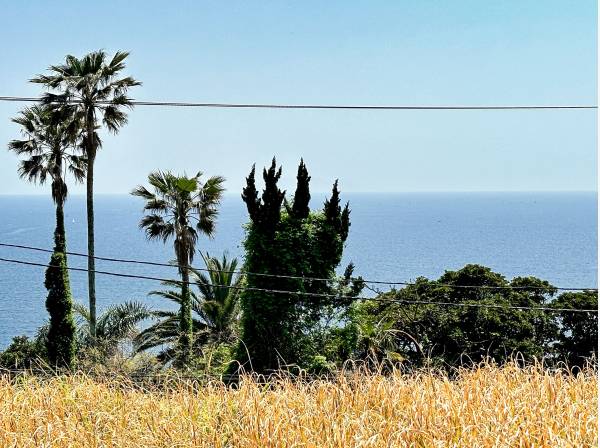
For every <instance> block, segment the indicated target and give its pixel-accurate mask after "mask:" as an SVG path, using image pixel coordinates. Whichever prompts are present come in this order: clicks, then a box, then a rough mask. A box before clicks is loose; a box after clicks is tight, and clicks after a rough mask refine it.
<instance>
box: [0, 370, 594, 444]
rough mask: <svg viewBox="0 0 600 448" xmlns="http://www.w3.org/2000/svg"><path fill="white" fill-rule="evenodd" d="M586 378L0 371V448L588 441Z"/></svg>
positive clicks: (501, 373)
mask: <svg viewBox="0 0 600 448" xmlns="http://www.w3.org/2000/svg"><path fill="white" fill-rule="evenodd" d="M597 399H598V398H597V379H596V375H595V373H594V372H592V371H589V372H586V373H583V374H579V375H577V376H572V375H564V374H562V373H549V372H545V371H543V370H542V369H541V368H539V367H531V368H528V369H520V368H518V367H516V366H514V365H507V366H504V367H502V368H498V367H493V366H486V365H484V366H481V367H480V368H478V369H475V370H466V369H465V370H462V371H461V372H460V374H459V375H458V377H457V378H456V379H453V380H449V379H448V378H446V377H444V376H443V375H438V374H431V373H429V374H427V373H422V374H412V375H402V374H399V373H398V374H395V375H392V376H391V377H384V376H378V375H365V374H358V375H356V376H354V377H345V378H340V379H339V380H338V381H335V382H325V381H314V382H311V383H301V382H292V381H281V382H279V383H277V384H274V385H271V386H270V387H266V386H263V385H260V384H257V383H256V382H254V381H252V380H251V379H245V380H244V381H242V383H241V384H240V387H239V389H237V390H236V389H232V388H227V387H225V386H223V385H217V384H214V385H208V386H204V387H201V388H198V389H197V390H196V391H194V389H193V388H191V387H190V386H189V385H186V384H180V385H179V386H177V387H172V388H167V389H162V390H154V391H148V390H146V391H143V390H140V389H139V388H134V387H131V386H126V387H124V385H123V382H117V381H114V380H113V381H98V380H93V379H91V378H89V377H86V376H84V375H74V376H70V377H62V378H54V379H49V380H40V379H35V378H26V379H24V380H22V381H19V382H14V381H12V382H11V381H8V379H6V378H4V379H0V446H1V447H19V448H21V447H112V446H115V447H230V446H231V447H405V446H406V447H450V446H457V447H531V448H533V447H591V446H596V445H597V439H598V431H597Z"/></svg>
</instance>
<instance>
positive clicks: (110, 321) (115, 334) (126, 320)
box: [73, 302, 152, 357]
mask: <svg viewBox="0 0 600 448" xmlns="http://www.w3.org/2000/svg"><path fill="white" fill-rule="evenodd" d="M73 309H74V311H75V314H76V316H77V340H78V341H79V345H82V346H89V345H94V346H95V347H101V348H102V349H103V350H104V354H105V355H106V356H107V357H110V356H112V355H114V354H115V352H116V350H117V348H118V344H119V342H121V341H122V340H124V339H126V338H132V339H133V338H134V337H135V336H136V335H137V333H138V332H137V324H139V323H140V322H141V321H143V320H144V319H148V318H150V317H151V316H152V311H151V310H150V308H148V307H147V306H146V305H144V304H143V303H140V302H124V303H121V304H118V305H113V306H110V307H109V308H107V309H106V310H105V311H104V312H103V313H102V314H100V316H99V317H98V320H97V322H96V334H95V335H92V333H91V316H90V312H89V310H88V309H87V308H86V307H85V306H83V305H81V304H79V303H75V304H74V305H73Z"/></svg>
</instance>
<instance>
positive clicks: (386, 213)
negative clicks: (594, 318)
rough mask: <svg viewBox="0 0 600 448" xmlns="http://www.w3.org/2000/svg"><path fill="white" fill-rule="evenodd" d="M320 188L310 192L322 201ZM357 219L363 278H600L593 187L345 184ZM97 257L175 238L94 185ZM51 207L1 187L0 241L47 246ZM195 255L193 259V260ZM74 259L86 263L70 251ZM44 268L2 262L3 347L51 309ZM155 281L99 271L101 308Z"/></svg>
mask: <svg viewBox="0 0 600 448" xmlns="http://www.w3.org/2000/svg"><path fill="white" fill-rule="evenodd" d="M324 198H325V195H324V194H313V200H312V201H311V205H312V207H313V208H317V207H320V206H321V204H322V202H323V200H324ZM342 199H343V200H349V201H350V206H351V209H352V213H351V223H352V225H351V228H350V236H349V238H348V241H347V244H346V249H345V252H344V259H343V262H342V268H341V269H343V266H345V264H347V263H348V262H350V261H352V262H354V264H355V266H356V270H355V273H356V274H357V275H362V276H363V277H364V278H365V279H371V280H384V281H410V280H412V279H415V278H416V277H418V276H426V277H429V278H437V277H438V276H440V275H441V274H443V273H444V271H445V270H454V269H459V268H461V267H462V266H464V265H465V264H467V263H479V264H482V265H485V266H488V267H490V268H492V269H493V270H494V271H496V272H499V273H501V274H503V275H504V276H505V277H506V278H508V279H510V278H513V277H515V276H528V275H534V276H537V277H540V278H542V279H545V280H548V281H550V282H551V283H552V284H554V285H555V286H561V287H597V283H598V277H597V245H598V231H597V230H598V229H597V194H596V193H594V192H577V193H571V192H569V193H566V192H565V193H554V192H552V193H539V192H531V193H398V194H396V193H394V194H379V193H348V194H342ZM95 207H96V255H98V256H105V257H116V258H134V259H140V260H148V261H157V262H169V261H170V260H172V259H173V258H174V256H173V246H172V243H170V242H169V243H167V244H162V243H161V242H157V241H152V242H149V241H147V240H146V238H145V236H144V234H143V232H142V231H141V230H139V228H138V222H139V220H140V218H141V216H142V202H141V200H140V199H139V198H134V197H130V196H125V195H124V196H113V195H98V196H97V197H96V202H95ZM245 222H247V213H246V210H245V205H244V203H243V202H242V200H241V199H240V197H239V196H238V195H235V196H234V195H228V196H226V197H225V199H224V201H223V203H222V206H221V208H220V215H219V219H218V224H217V231H216V234H215V237H214V239H212V240H209V239H207V238H205V237H203V238H201V239H200V240H199V242H198V248H199V249H200V250H201V251H203V252H207V251H208V252H209V253H210V254H211V255H220V254H222V253H223V252H224V251H227V252H228V253H229V255H230V256H236V257H241V256H242V245H241V243H242V240H243V237H244V229H243V224H244V223H245ZM66 226H67V238H68V241H67V244H68V249H69V250H70V251H73V252H85V251H86V222H85V198H84V197H82V196H72V197H70V198H69V199H68V201H67V206H66ZM53 230H54V207H53V204H52V201H51V199H50V197H49V196H48V197H46V196H0V243H9V244H22V245H29V246H36V247H43V248H51V247H52V232H53ZM0 257H2V258H13V259H19V260H25V261H32V262H36V263H43V264H46V263H47V262H48V259H49V254H46V253H41V252H32V251H26V250H20V249H14V248H6V247H0ZM199 260H200V257H199V256H198V257H197V260H196V262H198V261H199ZM69 265H70V266H74V267H82V268H85V267H86V260H85V258H80V257H75V256H71V257H70V258H69ZM96 267H97V269H98V270H106V271H114V272H123V273H132V274H142V275H148V276H155V277H171V278H172V277H173V276H174V275H175V274H176V270H174V269H173V268H170V267H153V266H143V265H135V264H133V265H129V264H121V263H111V262H106V261H97V265H96ZM43 279H44V268H42V267H35V266H24V265H16V264H10V263H6V262H0V349H2V348H4V347H6V346H7V345H8V344H9V343H10V340H11V338H12V337H13V336H16V335H22V334H25V335H29V336H31V335H34V334H35V331H36V329H37V328H38V327H39V326H40V325H41V324H43V323H44V321H45V320H46V319H47V313H46V310H45V307H44V301H45V296H46V290H45V289H44V286H43ZM86 279H87V277H86V273H85V272H71V286H72V290H73V295H74V297H75V299H76V300H78V301H80V302H83V303H87V280H86ZM159 288H160V284H158V283H156V282H152V281H148V280H139V279H128V278H117V277H109V276H103V275H97V286H96V290H97V296H98V307H99V310H100V311H101V310H102V309H103V308H106V307H107V306H109V305H111V304H115V303H119V302H121V301H124V300H139V301H143V302H146V303H148V304H149V305H150V306H152V307H155V308H161V307H163V306H164V303H162V302H161V301H160V299H157V298H152V297H148V296H147V294H148V292H149V291H151V290H153V289H159Z"/></svg>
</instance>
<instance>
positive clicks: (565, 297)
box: [552, 291, 598, 368]
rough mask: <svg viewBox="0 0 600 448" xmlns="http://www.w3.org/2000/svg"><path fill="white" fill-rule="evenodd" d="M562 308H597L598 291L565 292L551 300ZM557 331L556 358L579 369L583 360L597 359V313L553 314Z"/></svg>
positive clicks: (584, 361) (556, 306)
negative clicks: (556, 322)
mask: <svg viewBox="0 0 600 448" xmlns="http://www.w3.org/2000/svg"><path fill="white" fill-rule="evenodd" d="M552 306H553V307H555V308H561V309H580V310H582V309H583V310H585V309H588V310H589V309H592V310H595V309H598V292H597V291H582V292H565V293H563V294H561V295H560V296H558V298H557V299H556V300H555V301H554V302H553V303H552ZM556 318H557V320H558V325H559V328H560V334H559V336H558V341H557V342H558V344H557V346H556V351H557V355H558V359H559V360H560V361H565V362H566V363H567V365H568V366H569V367H576V368H581V367H583V366H584V365H585V363H586V360H588V359H590V358H594V359H597V358H598V314H596V313H569V312H560V313H557V314H556Z"/></svg>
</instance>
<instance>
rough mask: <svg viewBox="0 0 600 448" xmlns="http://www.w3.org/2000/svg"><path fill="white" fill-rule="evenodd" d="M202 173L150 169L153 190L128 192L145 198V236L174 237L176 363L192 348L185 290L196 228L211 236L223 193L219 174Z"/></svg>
mask: <svg viewBox="0 0 600 448" xmlns="http://www.w3.org/2000/svg"><path fill="white" fill-rule="evenodd" d="M201 177H202V173H201V172H199V173H198V174H196V176H194V177H191V178H188V177H186V176H185V175H184V176H176V175H174V174H172V173H171V172H169V171H166V172H162V171H155V172H153V173H150V175H149V176H148V181H149V182H150V185H151V186H152V187H153V189H154V192H150V191H149V190H148V189H146V187H144V186H138V187H137V188H136V189H134V190H133V191H132V192H131V194H133V195H134V196H139V197H141V198H143V199H145V200H146V205H145V207H144V210H147V211H149V212H150V214H148V215H146V216H144V218H142V220H141V222H140V228H142V229H145V231H146V236H147V237H148V239H161V240H163V242H165V243H166V242H167V240H168V239H170V238H174V249H175V258H176V260H177V265H178V267H179V274H180V275H181V304H180V313H179V343H178V349H179V351H180V353H179V355H180V363H181V364H182V365H187V364H188V363H189V360H190V355H191V350H192V344H193V342H192V337H193V326H192V310H191V299H190V294H189V285H190V277H189V275H190V265H191V263H192V261H193V258H194V253H195V251H196V242H197V240H198V232H200V233H203V234H205V235H207V236H209V237H212V235H213V233H214V229H215V222H216V217H217V214H218V210H217V205H218V204H219V203H220V200H221V195H222V194H223V191H224V188H223V182H224V181H225V180H224V179H223V178H222V177H221V176H213V177H211V178H209V179H207V181H206V182H205V183H204V184H203V183H202V182H201V180H200V178H201Z"/></svg>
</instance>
